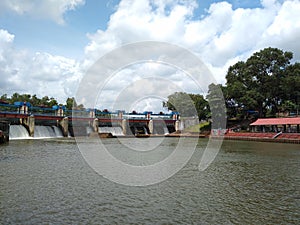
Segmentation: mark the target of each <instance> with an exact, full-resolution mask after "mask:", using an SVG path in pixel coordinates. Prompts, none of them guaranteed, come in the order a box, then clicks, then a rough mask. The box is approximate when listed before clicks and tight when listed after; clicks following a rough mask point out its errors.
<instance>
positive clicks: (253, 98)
mask: <svg viewBox="0 0 300 225" xmlns="http://www.w3.org/2000/svg"><path fill="white" fill-rule="evenodd" d="M292 57H293V54H292V53H291V52H284V51H282V50H280V49H277V48H265V49H263V50H261V51H259V52H256V53H254V54H253V55H252V56H251V57H250V58H249V59H247V61H246V62H238V63H236V64H235V65H233V66H231V67H229V69H228V72H227V75H226V79H227V83H226V85H227V88H228V93H229V95H228V97H229V98H231V99H233V100H234V101H235V103H236V104H237V105H238V107H242V108H243V109H245V110H257V111H258V114H259V117H265V116H266V112H267V110H268V109H271V110H272V111H274V112H277V111H278V106H279V105H280V103H281V102H282V101H283V98H284V89H283V84H284V82H285V79H284V78H285V75H286V74H285V70H286V68H287V67H288V66H289V64H290V60H291V59H292Z"/></svg>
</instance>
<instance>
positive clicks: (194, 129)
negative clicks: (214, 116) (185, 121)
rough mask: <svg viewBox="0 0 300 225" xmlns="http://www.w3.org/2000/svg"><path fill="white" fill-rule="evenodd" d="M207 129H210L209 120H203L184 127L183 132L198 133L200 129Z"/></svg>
mask: <svg viewBox="0 0 300 225" xmlns="http://www.w3.org/2000/svg"><path fill="white" fill-rule="evenodd" d="M209 129H210V122H203V123H199V124H197V125H194V126H191V127H188V128H186V129H184V132H191V133H193V132H196V133H199V132H200V131H204V130H209Z"/></svg>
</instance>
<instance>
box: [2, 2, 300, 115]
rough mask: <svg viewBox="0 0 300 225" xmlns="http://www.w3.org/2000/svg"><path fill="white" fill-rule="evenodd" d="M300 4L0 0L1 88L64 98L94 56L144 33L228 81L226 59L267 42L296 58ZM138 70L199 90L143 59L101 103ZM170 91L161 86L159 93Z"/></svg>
mask: <svg viewBox="0 0 300 225" xmlns="http://www.w3.org/2000/svg"><path fill="white" fill-rule="evenodd" d="M299 11H300V1H299V0H227V1H221V0H204V1H196V0H185V1H183V0H104V1H98V0H43V1H32V0H15V1H11V0H2V1H1V2H0V77H1V81H0V95H2V94H4V93H7V94H12V93H14V92H19V93H29V94H37V95H38V96H45V95H48V96H52V97H55V98H57V99H58V100H59V101H60V102H61V103H63V102H64V101H65V99H66V98H67V97H70V96H74V95H75V94H76V90H77V87H78V85H79V84H80V82H81V80H82V78H83V77H84V76H85V73H86V71H87V70H88V68H89V67H90V66H91V65H93V64H94V63H95V62H97V60H98V59H99V57H101V56H103V55H104V54H107V53H109V52H110V51H112V50H114V49H116V48H119V47H121V46H123V45H124V44H128V43H134V42H140V41H149V40H150V41H162V42H166V43H171V44H175V45H178V46H181V47H183V48H186V49H188V50H189V51H191V52H193V53H194V54H195V55H197V56H198V57H199V58H200V59H201V60H203V63H204V64H205V65H206V66H207V67H208V69H209V70H210V71H211V73H212V74H213V76H214V78H215V80H216V82H218V83H222V84H225V83H226V80H225V76H226V71H227V69H228V67H229V66H230V65H233V64H234V63H236V62H237V61H239V60H245V59H247V58H248V57H249V56H250V55H251V54H253V53H254V52H256V51H258V50H261V49H263V48H265V47H277V48H280V49H283V50H285V51H292V52H293V53H294V61H299V60H300V45H299V39H300V16H299ZM149 68H151V71H150V70H149ZM148 70H149V71H148ZM156 70H157V71H156ZM136 71H139V73H141V74H142V73H148V74H150V73H155V74H158V75H159V76H160V77H161V76H164V79H172V81H173V82H174V85H175V86H176V85H177V87H178V90H179V89H180V90H182V91H185V92H192V93H199V90H197V88H196V87H195V84H192V82H191V81H190V80H188V79H186V78H184V76H183V75H182V74H179V73H178V72H177V71H175V70H174V68H173V69H167V68H165V67H164V66H161V65H160V66H156V67H154V66H153V65H141V66H140V67H139V68H138V67H131V68H127V69H126V70H124V71H121V72H122V73H123V75H122V73H121V74H120V73H118V74H117V75H116V77H118V79H112V80H114V82H112V83H108V84H107V87H106V89H105V90H106V91H103V92H102V93H101V96H103V99H105V101H103V102H105V103H103V102H102V103H101V102H100V103H99V107H100V108H101V107H103V108H104V107H105V108H109V107H110V106H111V104H112V103H113V102H114V101H115V100H114V97H115V96H118V95H119V94H120V90H122V89H124V88H125V89H126V87H129V86H130V85H132V84H133V83H134V82H135V81H136V80H138V79H139V78H142V76H140V75H136ZM124 74H125V75H124ZM103 79H104V78H103ZM137 89H138V88H137ZM154 92H155V90H153V93H154ZM149 93H150V92H149ZM136 94H137V95H138V93H136ZM168 94H170V93H167V92H166V93H162V94H161V95H162V96H161V100H164V99H165V98H166V97H167V95H168ZM133 95H134V94H133ZM150 102H151V101H150V100H149V101H146V100H145V104H144V107H146V106H147V107H148V108H149V109H151V107H153V108H155V109H156V108H157V110H158V108H159V107H160V106H154V105H152V104H150ZM139 105H141V106H139V108H141V110H142V108H143V106H142V105H143V104H142V103H141V102H140V103H139ZM152 111H153V110H152Z"/></svg>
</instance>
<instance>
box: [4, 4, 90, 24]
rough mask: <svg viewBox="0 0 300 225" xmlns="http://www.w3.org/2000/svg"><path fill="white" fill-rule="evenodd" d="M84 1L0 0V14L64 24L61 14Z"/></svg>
mask: <svg viewBox="0 0 300 225" xmlns="http://www.w3.org/2000/svg"><path fill="white" fill-rule="evenodd" d="M84 2H85V0H42V1H32V0H1V1H0V13H5V12H6V11H12V12H14V13H17V14H20V15H30V16H32V17H36V18H43V19H45V18H46V19H51V20H53V21H55V22H57V23H59V24H63V23H64V19H63V14H64V13H65V12H66V11H68V10H74V9H75V8H76V7H78V6H80V5H83V4H84Z"/></svg>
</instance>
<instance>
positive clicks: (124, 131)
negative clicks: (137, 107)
mask: <svg viewBox="0 0 300 225" xmlns="http://www.w3.org/2000/svg"><path fill="white" fill-rule="evenodd" d="M122 130H123V134H124V135H126V134H127V120H126V119H123V120H122Z"/></svg>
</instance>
